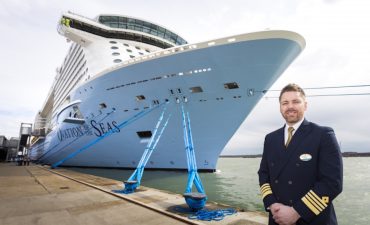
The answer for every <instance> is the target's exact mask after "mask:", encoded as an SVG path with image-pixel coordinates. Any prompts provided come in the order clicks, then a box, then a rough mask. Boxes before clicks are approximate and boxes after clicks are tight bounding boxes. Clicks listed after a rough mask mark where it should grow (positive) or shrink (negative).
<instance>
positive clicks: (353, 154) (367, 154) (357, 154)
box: [220, 152, 370, 158]
mask: <svg viewBox="0 0 370 225" xmlns="http://www.w3.org/2000/svg"><path fill="white" fill-rule="evenodd" d="M342 156H343V157H370V152H343V153H342ZM260 157H262V154H256V155H220V158H260Z"/></svg>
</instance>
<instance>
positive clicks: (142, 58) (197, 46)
mask: <svg viewBox="0 0 370 225" xmlns="http://www.w3.org/2000/svg"><path fill="white" fill-rule="evenodd" d="M241 36H243V35H238V36H235V37H228V38H221V39H216V40H212V41H209V42H201V43H197V44H187V45H181V46H175V47H172V48H167V49H164V50H161V51H158V52H153V53H150V54H147V55H143V56H139V57H135V58H132V59H129V60H126V61H124V62H122V63H121V64H118V65H115V66H113V67H110V68H109V69H106V70H104V71H102V72H100V73H98V74H97V76H100V75H102V74H105V73H107V72H111V71H114V70H116V69H117V68H120V67H125V66H128V65H131V64H134V63H138V62H141V61H147V60H152V59H155V58H160V57H163V56H168V55H174V54H177V53H181V52H187V51H192V50H195V49H202V48H207V47H210V46H212V47H213V46H217V45H224V44H228V43H231V42H236V41H238V40H241V39H242V37H241Z"/></svg>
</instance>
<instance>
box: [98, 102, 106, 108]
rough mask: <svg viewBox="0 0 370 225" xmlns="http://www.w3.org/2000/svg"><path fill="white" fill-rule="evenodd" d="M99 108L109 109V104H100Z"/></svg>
mask: <svg viewBox="0 0 370 225" xmlns="http://www.w3.org/2000/svg"><path fill="white" fill-rule="evenodd" d="M99 106H100V109H105V108H107V104H105V103H104V102H103V103H100V104H99Z"/></svg>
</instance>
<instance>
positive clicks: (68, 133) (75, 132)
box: [58, 127, 84, 141]
mask: <svg viewBox="0 0 370 225" xmlns="http://www.w3.org/2000/svg"><path fill="white" fill-rule="evenodd" d="M82 135H84V131H83V130H82V127H71V128H67V129H64V130H59V131H58V139H59V141H64V140H65V139H68V138H77V137H81V136H82Z"/></svg>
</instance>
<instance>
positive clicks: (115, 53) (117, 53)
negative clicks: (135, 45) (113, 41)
mask: <svg viewBox="0 0 370 225" xmlns="http://www.w3.org/2000/svg"><path fill="white" fill-rule="evenodd" d="M112 55H114V56H117V55H120V54H119V52H113V53H112Z"/></svg>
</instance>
